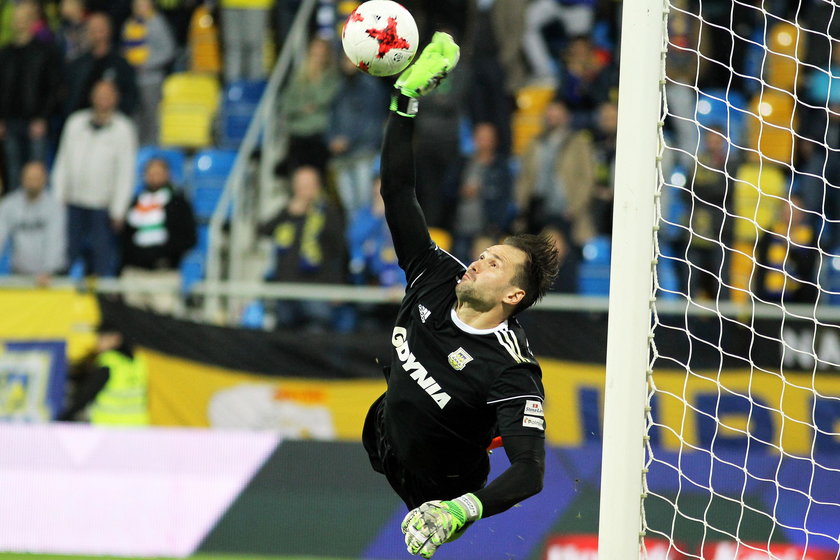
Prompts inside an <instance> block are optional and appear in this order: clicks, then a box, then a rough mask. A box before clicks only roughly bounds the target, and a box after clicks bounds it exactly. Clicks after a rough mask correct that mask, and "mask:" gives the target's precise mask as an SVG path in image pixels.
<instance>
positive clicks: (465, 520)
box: [402, 494, 482, 558]
mask: <svg viewBox="0 0 840 560" xmlns="http://www.w3.org/2000/svg"><path fill="white" fill-rule="evenodd" d="M481 514H482V506H481V502H480V501H479V500H478V498H476V497H475V496H474V495H473V494H464V495H463V496H461V497H459V498H455V499H454V500H447V501H445V502H441V501H439V500H434V501H431V502H426V503H424V504H422V505H420V507H417V508H415V509H413V510H411V511H410V512H408V515H406V516H405V519H403V522H402V531H403V533H405V545H406V548H407V549H408V552H410V553H411V554H417V555H419V556H422V557H423V558H431V557H432V555H433V554H434V553H435V551H436V550H437V548H438V547H439V546H440V545H442V544H443V543H447V542H450V541H453V540H455V539H457V538H458V537H460V536H461V534H462V533H463V532H464V531H465V530H466V528H467V527H469V526H470V524H472V522H473V521H477V520H478V519H481Z"/></svg>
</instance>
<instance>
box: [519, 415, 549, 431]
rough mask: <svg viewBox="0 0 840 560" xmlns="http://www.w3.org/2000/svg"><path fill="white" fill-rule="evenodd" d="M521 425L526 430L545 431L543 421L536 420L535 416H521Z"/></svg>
mask: <svg viewBox="0 0 840 560" xmlns="http://www.w3.org/2000/svg"><path fill="white" fill-rule="evenodd" d="M522 425H523V426H525V427H526V428H536V429H538V430H545V420H543V419H542V418H537V417H536V416H523V417H522Z"/></svg>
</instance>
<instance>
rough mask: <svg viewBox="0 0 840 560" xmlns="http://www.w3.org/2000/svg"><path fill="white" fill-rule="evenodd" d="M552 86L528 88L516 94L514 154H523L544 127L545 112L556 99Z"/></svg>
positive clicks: (513, 123)
mask: <svg viewBox="0 0 840 560" xmlns="http://www.w3.org/2000/svg"><path fill="white" fill-rule="evenodd" d="M554 91H555V89H554V88H553V87H551V86H526V87H523V88H522V89H520V90H519V91H518V92H516V111H515V112H514V114H513V122H512V125H513V153H514V154H517V155H519V154H521V153H522V152H523V151H524V150H525V148H526V147H527V146H528V144H529V143H530V142H531V139H532V138H533V137H534V136H536V135H537V134H539V132H540V130H542V126H543V112H544V111H545V107H546V105H548V104H549V103H550V102H551V100H552V99H553V98H554Z"/></svg>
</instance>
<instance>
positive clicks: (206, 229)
mask: <svg viewBox="0 0 840 560" xmlns="http://www.w3.org/2000/svg"><path fill="white" fill-rule="evenodd" d="M214 208H215V205H214ZM196 233H197V241H196V244H195V247H193V249H195V250H196V251H198V252H200V253H201V254H203V255H206V254H207V249H208V248H209V247H210V226H209V225H208V224H201V223H200V224H198V231H197V232H196Z"/></svg>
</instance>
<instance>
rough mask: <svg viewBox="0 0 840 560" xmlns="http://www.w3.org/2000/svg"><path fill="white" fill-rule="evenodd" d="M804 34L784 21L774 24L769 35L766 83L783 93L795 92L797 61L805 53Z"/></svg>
mask: <svg viewBox="0 0 840 560" xmlns="http://www.w3.org/2000/svg"><path fill="white" fill-rule="evenodd" d="M804 40H805V34H804V33H802V34H800V33H799V29H798V28H797V27H796V26H795V25H793V24H791V23H788V22H786V21H784V22H779V23H777V24H775V25H774V26H773V27H772V28H771V29H770V33H769V41H768V45H767V46H768V49H767V51H766V53H767V62H766V64H767V76H766V78H767V83H769V84H770V85H771V86H773V87H777V88H780V89H783V90H785V91H795V90H796V88H797V86H798V85H799V84H797V83H796V82H797V75H798V70H799V63H798V61H799V60H800V59H801V55H802V54H804V52H805V46H804V44H803V43H804Z"/></svg>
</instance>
